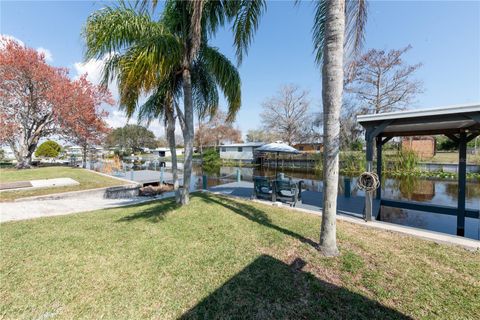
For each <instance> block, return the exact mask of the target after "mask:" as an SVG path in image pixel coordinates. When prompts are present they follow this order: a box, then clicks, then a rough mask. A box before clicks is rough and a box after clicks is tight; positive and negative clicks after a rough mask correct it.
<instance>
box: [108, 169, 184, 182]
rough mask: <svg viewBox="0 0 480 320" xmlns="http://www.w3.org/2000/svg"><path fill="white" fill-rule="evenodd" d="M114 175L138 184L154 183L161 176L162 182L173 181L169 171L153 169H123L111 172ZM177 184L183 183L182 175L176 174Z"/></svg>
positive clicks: (158, 180)
mask: <svg viewBox="0 0 480 320" xmlns="http://www.w3.org/2000/svg"><path fill="white" fill-rule="evenodd" d="M113 176H114V177H119V178H123V179H127V180H130V181H134V182H137V183H139V184H142V185H145V184H155V183H159V182H160V179H161V177H163V182H165V183H169V182H172V181H173V175H172V173H171V172H166V171H165V172H163V173H162V172H160V171H155V170H134V171H124V172H119V173H116V174H113ZM178 180H179V184H180V185H182V184H183V175H182V174H179V175H178Z"/></svg>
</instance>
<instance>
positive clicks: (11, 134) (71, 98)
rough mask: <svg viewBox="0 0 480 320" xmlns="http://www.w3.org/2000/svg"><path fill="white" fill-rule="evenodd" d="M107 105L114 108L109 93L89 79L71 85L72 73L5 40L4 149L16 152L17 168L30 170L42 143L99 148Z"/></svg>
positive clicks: (0, 47) (1, 42)
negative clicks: (62, 140) (54, 139)
mask: <svg viewBox="0 0 480 320" xmlns="http://www.w3.org/2000/svg"><path fill="white" fill-rule="evenodd" d="M103 102H105V103H109V104H111V103H112V98H111V95H110V93H109V92H108V91H107V90H105V89H103V88H100V87H97V86H93V85H92V84H90V83H89V82H88V81H87V80H86V79H85V77H82V78H80V79H79V80H77V81H71V80H70V79H69V78H68V71H67V70H66V69H64V68H56V67H52V66H50V65H48V64H47V63H46V62H45V57H44V55H43V54H41V53H38V52H37V51H36V50H34V49H32V48H28V47H25V46H23V45H21V44H19V43H18V42H16V41H14V40H10V39H6V38H1V37H0V128H1V129H0V144H8V145H9V146H10V147H11V148H12V150H13V152H14V154H15V157H16V159H17V168H29V167H30V163H31V159H32V155H33V153H34V151H35V149H36V147H37V144H38V142H39V141H40V139H41V138H45V137H48V136H52V135H59V136H68V137H71V138H74V139H75V140H76V139H84V140H85V141H93V142H94V141H95V139H94V138H92V136H96V135H97V134H98V133H100V132H102V131H104V130H106V127H105V124H104V122H103V120H102V116H104V114H103V112H101V111H100V110H99V106H100V104H101V103H103ZM96 130H98V131H99V132H98V133H97V132H96ZM77 141H79V140H77Z"/></svg>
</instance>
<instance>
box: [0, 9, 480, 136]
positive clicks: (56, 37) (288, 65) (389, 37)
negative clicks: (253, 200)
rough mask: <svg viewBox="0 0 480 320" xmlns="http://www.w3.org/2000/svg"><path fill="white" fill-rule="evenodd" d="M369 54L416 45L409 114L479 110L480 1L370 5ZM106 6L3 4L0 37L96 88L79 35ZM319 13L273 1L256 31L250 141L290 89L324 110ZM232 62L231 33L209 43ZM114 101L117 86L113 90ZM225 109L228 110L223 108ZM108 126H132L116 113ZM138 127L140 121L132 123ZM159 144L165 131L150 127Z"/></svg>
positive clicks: (243, 125) (246, 105)
mask: <svg viewBox="0 0 480 320" xmlns="http://www.w3.org/2000/svg"><path fill="white" fill-rule="evenodd" d="M368 3H369V11H368V23H367V29H366V34H365V44H364V47H363V48H364V50H367V49H370V48H376V49H385V50H389V49H399V48H403V47H405V46H407V45H409V44H410V45H411V46H412V49H411V50H410V51H408V52H407V53H406V54H405V56H404V58H405V61H406V62H407V63H409V64H416V63H422V64H423V65H422V67H421V68H420V69H419V70H418V71H417V72H416V74H415V79H417V80H420V81H422V82H423V89H424V90H423V91H424V92H423V93H421V94H420V95H419V96H418V97H417V100H416V101H415V102H414V103H413V104H412V105H411V106H410V108H412V109H413V108H428V107H438V106H445V105H455V104H463V103H474V102H480V1H465V2H464V1H369V2H368ZM106 4H108V3H106V2H102V1H4V0H0V33H1V34H3V35H8V36H11V37H14V38H16V39H18V40H20V41H22V42H23V43H25V44H26V45H27V46H29V47H33V48H36V49H37V50H39V51H41V52H43V53H45V57H46V59H47V61H48V62H49V63H50V64H52V65H55V66H59V67H67V68H69V69H70V76H71V77H72V78H75V77H78V75H79V74H82V73H85V72H88V74H89V79H90V80H91V81H93V82H95V81H98V79H99V76H100V70H101V61H89V62H85V61H84V57H83V54H84V52H85V44H84V41H83V39H82V35H81V31H82V27H83V26H84V24H85V22H86V19H87V17H88V16H89V15H90V14H91V13H92V12H94V11H95V10H98V9H100V8H102V7H103V6H105V5H106ZM313 11H314V6H313V4H312V3H309V2H306V1H305V2H301V3H300V4H299V5H294V3H293V2H290V1H269V2H268V5H267V11H266V13H265V15H264V16H263V17H262V19H261V21H260V26H259V30H258V32H257V33H256V35H255V38H254V41H253V43H252V45H251V47H250V50H249V52H248V56H247V57H246V58H245V59H244V62H243V63H242V65H241V66H240V68H239V71H240V76H241V79H242V107H241V110H240V111H239V113H238V115H237V120H236V125H237V126H238V127H239V128H240V129H241V130H242V132H243V134H244V135H245V134H246V132H247V130H249V129H256V128H259V127H260V126H261V121H260V116H259V115H260V113H261V109H262V102H263V101H265V100H266V99H268V98H269V97H272V96H273V95H275V94H276V92H277V91H278V90H279V88H280V87H281V86H282V85H285V84H295V85H298V86H299V87H300V88H301V89H305V90H308V91H309V97H310V101H311V111H312V112H315V111H320V109H321V74H320V73H321V72H320V69H319V68H318V66H317V65H316V64H315V62H314V55H313V47H312V40H311V27H312V23H313ZM210 43H211V44H212V45H213V46H216V47H218V48H219V49H220V50H221V51H222V52H223V53H224V54H225V55H226V56H227V57H229V58H230V59H231V60H232V61H234V59H235V55H234V49H233V46H232V34H231V32H230V29H229V28H225V29H224V30H220V31H219V33H218V34H217V35H216V37H215V38H214V39H212V40H211V42H210ZM111 89H112V91H113V94H114V96H117V93H116V92H115V91H116V89H115V86H114V85H112V88H111ZM222 105H223V106H225V102H224V101H223V102H222ZM108 110H109V112H110V114H109V117H108V123H109V124H110V125H111V126H114V127H118V126H123V125H124V124H125V123H126V121H127V119H126V118H125V116H124V115H123V113H122V112H121V111H120V110H119V109H118V108H117V107H116V106H114V107H113V108H108ZM130 122H135V120H130ZM150 128H151V129H152V130H153V131H154V132H155V134H156V135H157V136H161V135H163V126H162V125H161V124H160V123H155V122H154V123H152V124H151V125H150Z"/></svg>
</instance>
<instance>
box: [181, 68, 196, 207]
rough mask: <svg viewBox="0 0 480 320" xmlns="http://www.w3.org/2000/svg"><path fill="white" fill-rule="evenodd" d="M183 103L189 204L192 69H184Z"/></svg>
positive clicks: (184, 192)
mask: <svg viewBox="0 0 480 320" xmlns="http://www.w3.org/2000/svg"><path fill="white" fill-rule="evenodd" d="M182 77H183V105H184V108H185V129H184V130H183V141H184V148H185V158H184V160H183V189H182V198H181V203H182V205H185V204H188V202H189V200H190V199H189V197H190V181H191V177H192V157H193V136H194V128H193V101H192V79H191V76H190V69H188V68H185V69H184V70H183V74H182Z"/></svg>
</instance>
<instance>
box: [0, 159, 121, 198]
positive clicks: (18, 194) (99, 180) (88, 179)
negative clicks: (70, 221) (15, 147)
mask: <svg viewBox="0 0 480 320" xmlns="http://www.w3.org/2000/svg"><path fill="white" fill-rule="evenodd" d="M53 178H72V179H73V180H76V181H78V182H79V183H80V184H79V185H76V186H67V187H54V188H42V189H32V190H22V191H7V192H2V193H0V201H10V200H14V199H18V198H23V197H29V196H39V195H46V194H52V193H59V192H67V191H78V190H86V189H94V188H102V187H111V186H117V185H122V184H125V182H124V181H121V180H118V179H114V178H109V177H106V176H103V175H100V174H96V173H95V172H92V171H88V170H84V169H80V168H70V167H46V168H35V169H27V170H17V169H13V168H9V169H0V182H2V183H4V182H13V181H26V180H37V179H53Z"/></svg>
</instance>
